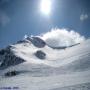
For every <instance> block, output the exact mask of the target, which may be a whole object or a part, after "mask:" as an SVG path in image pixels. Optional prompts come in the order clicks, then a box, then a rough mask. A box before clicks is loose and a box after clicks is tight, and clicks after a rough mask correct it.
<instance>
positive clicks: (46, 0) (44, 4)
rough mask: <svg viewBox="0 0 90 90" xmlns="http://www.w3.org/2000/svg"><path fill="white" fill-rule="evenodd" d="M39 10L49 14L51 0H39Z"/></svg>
mask: <svg viewBox="0 0 90 90" xmlns="http://www.w3.org/2000/svg"><path fill="white" fill-rule="evenodd" d="M40 10H41V12H42V13H43V14H45V15H49V14H50V12H51V0H41V4H40Z"/></svg>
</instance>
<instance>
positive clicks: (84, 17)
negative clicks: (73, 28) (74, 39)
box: [80, 14, 88, 21]
mask: <svg viewBox="0 0 90 90" xmlns="http://www.w3.org/2000/svg"><path fill="white" fill-rule="evenodd" d="M86 19H88V14H81V15H80V20H81V21H84V20H86Z"/></svg>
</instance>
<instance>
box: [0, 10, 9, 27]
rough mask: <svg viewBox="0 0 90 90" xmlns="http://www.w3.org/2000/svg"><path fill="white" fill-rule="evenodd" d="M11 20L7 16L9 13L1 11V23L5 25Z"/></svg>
mask: <svg viewBox="0 0 90 90" xmlns="http://www.w3.org/2000/svg"><path fill="white" fill-rule="evenodd" d="M9 22H10V18H9V17H8V16H7V14H6V13H5V12H3V11H0V24H1V25H2V26H5V25H6V24H7V23H9Z"/></svg>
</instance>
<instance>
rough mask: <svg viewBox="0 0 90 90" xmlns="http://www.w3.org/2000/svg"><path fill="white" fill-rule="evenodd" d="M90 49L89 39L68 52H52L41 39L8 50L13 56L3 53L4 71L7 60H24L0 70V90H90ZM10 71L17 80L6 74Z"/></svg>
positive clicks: (34, 38) (54, 50)
mask: <svg viewBox="0 0 90 90" xmlns="http://www.w3.org/2000/svg"><path fill="white" fill-rule="evenodd" d="M38 43H39V44H38ZM38 45H39V46H38ZM89 45H90V39H88V40H85V41H84V42H82V43H80V44H78V45H75V46H72V47H66V48H65V49H53V48H52V47H49V46H48V45H47V44H46V43H45V42H44V41H43V40H42V39H39V37H32V38H30V37H27V38H25V39H24V40H22V41H19V42H17V43H16V44H14V45H11V46H10V47H9V50H10V51H9V54H11V52H12V55H7V53H6V51H5V50H4V51H3V52H0V65H1V66H3V67H4V65H6V64H5V62H6V61H5V60H6V58H5V57H6V56H8V58H9V59H8V60H7V62H8V61H12V60H13V57H14V62H16V59H18V62H19V61H20V60H22V61H20V63H16V64H15V65H9V64H8V65H6V66H7V67H6V66H5V67H6V68H3V69H2V67H1V66H0V89H1V90H2V89H3V88H5V87H11V88H12V89H11V90H13V87H18V89H19V90H90V46H89ZM11 56H12V58H11ZM2 63H3V64H2ZM10 71H16V73H15V74H14V76H12V74H10V75H8V74H7V72H10ZM5 75H6V76H5Z"/></svg>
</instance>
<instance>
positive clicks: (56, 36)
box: [41, 29, 85, 47]
mask: <svg viewBox="0 0 90 90" xmlns="http://www.w3.org/2000/svg"><path fill="white" fill-rule="evenodd" d="M41 38H42V39H43V40H45V41H46V43H47V44H48V45H50V46H54V47H58V46H69V45H73V44H76V43H81V42H83V41H84V40H85V37H84V36H81V35H80V34H79V33H77V32H75V31H73V30H71V31H68V30H67V29H52V30H51V31H50V32H47V33H44V34H42V35H41Z"/></svg>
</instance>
